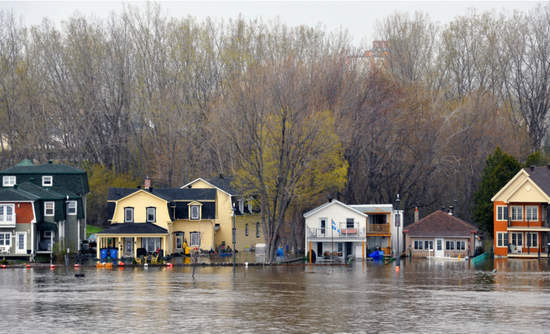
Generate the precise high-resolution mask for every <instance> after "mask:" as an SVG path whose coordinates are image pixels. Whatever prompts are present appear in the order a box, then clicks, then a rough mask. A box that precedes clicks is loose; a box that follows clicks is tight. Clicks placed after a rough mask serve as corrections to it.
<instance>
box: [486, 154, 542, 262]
mask: <svg viewBox="0 0 550 334" xmlns="http://www.w3.org/2000/svg"><path fill="white" fill-rule="evenodd" d="M491 201H492V202H493V212H494V215H493V216H494V217H493V219H494V220H493V223H494V252H495V256H501V257H519V258H525V257H538V256H546V255H547V254H548V246H547V244H548V243H549V242H550V222H549V220H550V219H549V216H550V215H549V212H548V210H549V209H548V208H549V204H550V165H548V166H541V167H535V166H531V167H528V168H523V169H522V170H520V171H519V172H518V173H517V174H516V175H515V176H514V177H513V178H512V179H511V180H510V181H509V182H508V183H507V184H506V185H505V186H504V187H502V189H500V190H499V191H498V192H497V193H496V194H495V196H493V198H492V199H491Z"/></svg>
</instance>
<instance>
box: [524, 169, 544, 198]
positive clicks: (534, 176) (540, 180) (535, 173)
mask: <svg viewBox="0 0 550 334" xmlns="http://www.w3.org/2000/svg"><path fill="white" fill-rule="evenodd" d="M524 170H525V171H526V172H527V174H529V178H530V179H531V180H533V182H535V183H536V184H537V186H539V188H540V189H542V191H544V192H545V193H546V195H548V196H550V167H549V166H540V167H535V168H533V170H531V167H528V168H524Z"/></svg>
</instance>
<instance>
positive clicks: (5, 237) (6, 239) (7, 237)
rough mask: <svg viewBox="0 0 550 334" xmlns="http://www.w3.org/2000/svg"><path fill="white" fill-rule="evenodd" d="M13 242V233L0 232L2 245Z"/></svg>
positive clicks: (8, 244) (0, 245)
mask: <svg viewBox="0 0 550 334" xmlns="http://www.w3.org/2000/svg"><path fill="white" fill-rule="evenodd" d="M10 244H11V233H0V247H2V246H4V247H6V246H7V247H9V246H10Z"/></svg>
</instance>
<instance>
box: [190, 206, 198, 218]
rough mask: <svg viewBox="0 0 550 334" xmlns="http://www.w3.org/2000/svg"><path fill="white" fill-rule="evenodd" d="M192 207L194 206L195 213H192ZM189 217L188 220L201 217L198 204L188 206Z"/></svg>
mask: <svg viewBox="0 0 550 334" xmlns="http://www.w3.org/2000/svg"><path fill="white" fill-rule="evenodd" d="M193 208H196V210H197V215H196V216H195V215H194V214H193ZM189 219H190V220H200V219H201V206H200V205H191V206H190V207H189Z"/></svg>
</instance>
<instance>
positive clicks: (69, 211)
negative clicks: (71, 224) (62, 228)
mask: <svg viewBox="0 0 550 334" xmlns="http://www.w3.org/2000/svg"><path fill="white" fill-rule="evenodd" d="M73 205H74V212H71V209H73V207H72V206H73ZM77 208H78V204H77V202H76V201H67V216H76V214H77V210H78V209H77Z"/></svg>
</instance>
